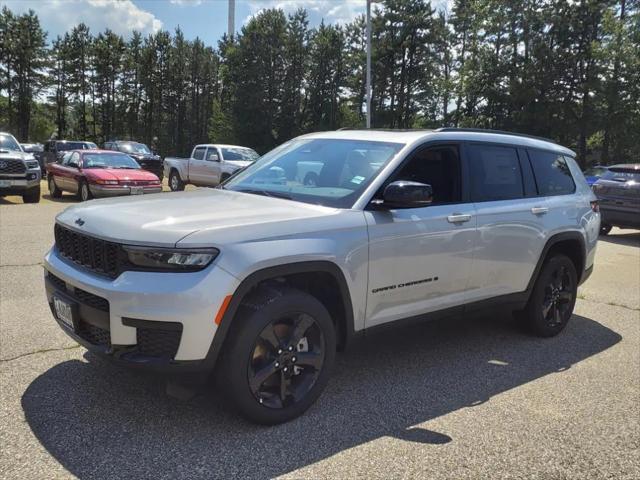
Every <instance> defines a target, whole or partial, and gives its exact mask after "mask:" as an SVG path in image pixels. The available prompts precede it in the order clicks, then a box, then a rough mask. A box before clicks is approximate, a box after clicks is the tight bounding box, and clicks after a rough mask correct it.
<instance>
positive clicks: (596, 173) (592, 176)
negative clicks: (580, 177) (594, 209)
mask: <svg viewBox="0 0 640 480" xmlns="http://www.w3.org/2000/svg"><path fill="white" fill-rule="evenodd" d="M608 170H609V167H605V166H604V165H594V166H593V167H590V168H588V169H586V170H585V171H584V178H586V179H587V183H588V184H589V186H590V187H591V186H593V184H594V183H596V182H597V181H598V179H599V178H600V177H602V175H604V174H605V173H607V171H608Z"/></svg>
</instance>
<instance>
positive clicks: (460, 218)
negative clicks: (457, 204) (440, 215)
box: [447, 213, 471, 223]
mask: <svg viewBox="0 0 640 480" xmlns="http://www.w3.org/2000/svg"><path fill="white" fill-rule="evenodd" d="M469 220H471V215H469V214H468V213H454V214H453V215H449V216H448V217H447V222H449V223H462V222H468V221H469Z"/></svg>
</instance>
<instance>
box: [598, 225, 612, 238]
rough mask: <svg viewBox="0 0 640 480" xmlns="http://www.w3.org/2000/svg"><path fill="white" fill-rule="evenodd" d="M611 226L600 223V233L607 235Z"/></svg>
mask: <svg viewBox="0 0 640 480" xmlns="http://www.w3.org/2000/svg"><path fill="white" fill-rule="evenodd" d="M612 228H613V227H612V226H611V225H608V224H606V223H603V224H602V225H600V235H609V232H610V231H611V229H612Z"/></svg>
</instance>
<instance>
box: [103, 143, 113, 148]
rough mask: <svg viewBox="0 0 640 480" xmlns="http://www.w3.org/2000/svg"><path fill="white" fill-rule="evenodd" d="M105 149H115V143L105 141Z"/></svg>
mask: <svg viewBox="0 0 640 480" xmlns="http://www.w3.org/2000/svg"><path fill="white" fill-rule="evenodd" d="M104 149H105V150H113V144H112V143H105V144H104Z"/></svg>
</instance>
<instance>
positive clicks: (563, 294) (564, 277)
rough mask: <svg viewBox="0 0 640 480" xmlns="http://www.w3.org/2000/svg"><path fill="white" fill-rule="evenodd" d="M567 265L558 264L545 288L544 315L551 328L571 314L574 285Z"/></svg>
mask: <svg viewBox="0 0 640 480" xmlns="http://www.w3.org/2000/svg"><path fill="white" fill-rule="evenodd" d="M571 282H572V279H571V277H570V276H569V272H568V271H567V267H566V266H565V265H560V266H558V267H557V268H556V269H555V270H553V272H552V273H551V278H550V280H549V283H548V284H547V286H546V287H545V290H544V293H545V294H544V298H543V300H542V316H543V317H544V319H545V320H546V322H547V325H549V327H551V328H555V327H557V326H558V325H561V324H562V323H563V322H564V321H566V320H567V319H568V318H569V317H570V316H571V305H572V303H571V302H572V300H573V290H574V289H573V285H572V283H571Z"/></svg>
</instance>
